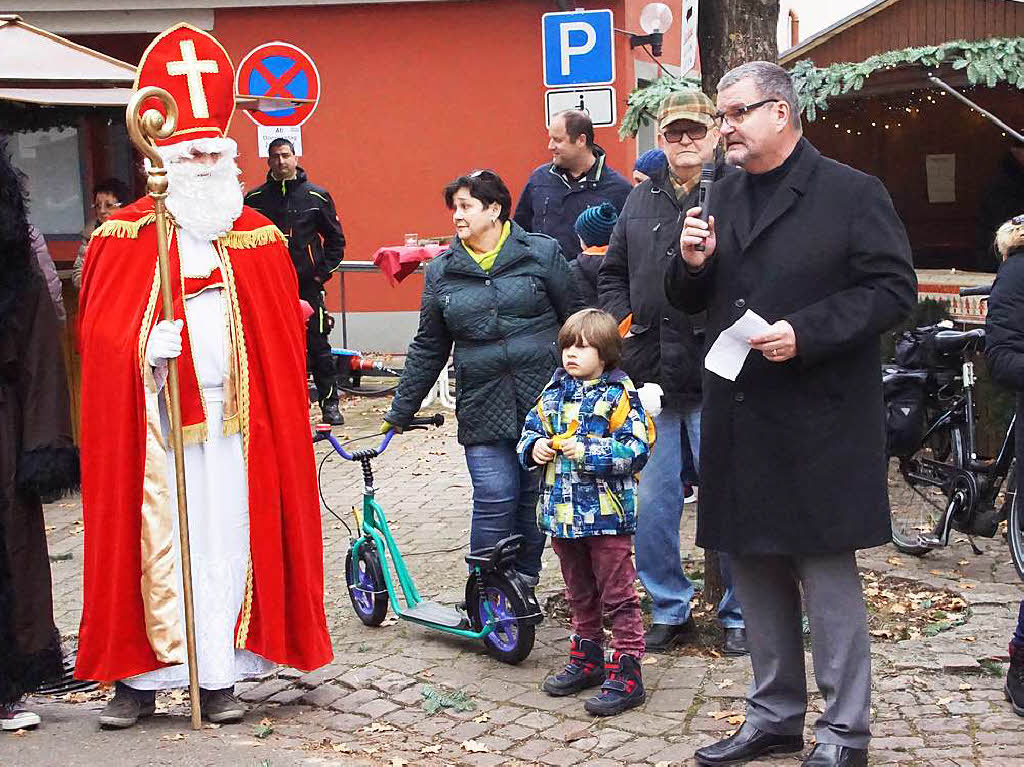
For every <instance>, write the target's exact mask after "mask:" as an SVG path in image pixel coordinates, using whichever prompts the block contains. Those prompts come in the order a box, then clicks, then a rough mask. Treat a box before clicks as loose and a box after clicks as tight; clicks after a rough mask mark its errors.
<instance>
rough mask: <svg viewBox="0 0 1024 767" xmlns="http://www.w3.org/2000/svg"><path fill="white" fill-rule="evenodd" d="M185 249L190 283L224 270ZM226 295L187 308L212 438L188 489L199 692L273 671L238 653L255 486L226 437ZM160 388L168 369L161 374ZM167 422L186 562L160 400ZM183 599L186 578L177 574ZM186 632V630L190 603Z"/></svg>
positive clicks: (197, 455)
mask: <svg viewBox="0 0 1024 767" xmlns="http://www.w3.org/2000/svg"><path fill="white" fill-rule="evenodd" d="M178 236H179V240H178V248H179V251H180V253H181V262H182V270H183V271H184V273H185V276H186V277H202V276H206V275H208V274H209V273H210V271H211V269H212V268H215V267H217V266H218V265H219V262H218V260H217V252H216V250H215V249H214V247H213V244H212V243H211V242H208V241H206V240H200V239H197V238H195V237H192V236H191V235H189V234H188V233H187V232H184V231H182V230H178ZM227 311H228V309H227V303H226V301H225V298H224V291H223V290H219V289H209V290H205V291H203V292H202V293H200V294H199V295H197V296H194V297H193V298H190V299H187V300H186V301H185V316H186V318H187V320H188V327H189V330H190V337H189V340H190V342H191V345H192V358H193V360H194V362H195V368H196V376H197V377H198V379H199V386H200V388H201V389H202V390H203V398H204V399H205V401H206V417H207V424H208V431H209V437H208V438H207V440H206V442H205V443H202V444H198V445H186V446H185V487H186V491H187V494H188V529H189V547H190V549H191V553H192V591H193V597H194V603H195V618H196V648H197V651H198V656H199V685H200V686H201V687H202V688H203V689H207V690H219V689H223V688H225V687H230V686H231V685H233V684H234V683H235V682H236V681H238V680H240V679H245V678H250V677H254V676H262V675H264V674H266V673H268V672H270V671H271V670H273V668H274V664H273V663H271V662H270V661H268V660H266V659H265V658H262V657H260V656H259V655H256V654H254V653H251V652H249V651H248V650H236V649H235V646H234V639H235V636H234V633H235V622H236V620H237V619H238V613H239V610H240V609H241V606H242V599H243V597H244V595H245V582H246V577H247V575H248V568H249V487H248V480H247V478H246V472H245V460H244V457H243V453H242V438H241V435H239V434H232V435H231V436H228V437H225V436H223V434H222V424H221V413H222V411H223V398H224V390H223V383H224V377H225V374H226V372H227V364H228V360H229V359H230V356H229V354H228V344H229V343H230V341H229V335H228V333H227V319H228V314H227ZM156 374H157V381H158V382H162V380H163V379H164V378H165V376H166V367H164V368H163V369H162V370H161V369H158V370H157V371H156ZM160 411H161V412H160V415H161V421H162V425H163V430H164V437H165V439H167V444H168V450H167V483H168V485H169V487H170V507H169V508H171V509H172V510H173V512H174V538H173V540H174V556H175V560H176V561H177V562H180V561H181V554H180V546H179V541H178V514H177V508H178V497H177V496H178V494H177V487H176V483H175V478H174V454H173V452H172V451H171V449H170V439H169V438H168V434H169V432H170V429H169V427H168V421H167V413H166V412H165V404H164V399H163V397H161V399H160ZM176 579H177V588H178V593H179V594H180V593H181V572H180V570H179V571H178V572H177V573H176ZM179 603H180V604H181V625H182V626H183V627H184V625H185V614H184V609H185V608H184V600H183V599H181V600H179ZM123 681H124V683H125V684H127V685H129V686H130V687H134V688H135V689H137V690H163V689H170V688H174V687H187V686H188V666H187V665H177V666H167V667H166V668H161V669H157V670H156V671H150V672H148V673H145V674H139V675H138V676H133V677H130V678H128V679H125V680H123Z"/></svg>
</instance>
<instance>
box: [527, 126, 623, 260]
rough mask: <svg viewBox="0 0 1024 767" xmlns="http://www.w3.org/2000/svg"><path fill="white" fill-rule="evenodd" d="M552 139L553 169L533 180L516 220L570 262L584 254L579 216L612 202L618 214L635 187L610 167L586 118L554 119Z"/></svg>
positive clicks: (544, 170) (543, 170) (540, 172)
mask: <svg viewBox="0 0 1024 767" xmlns="http://www.w3.org/2000/svg"><path fill="white" fill-rule="evenodd" d="M548 139H549V140H548V149H549V150H550V151H551V163H550V164H548V165H541V166H540V167H539V168H537V169H536V170H534V171H533V173H532V174H530V180H529V181H527V182H526V188H525V189H523V193H522V194H521V195H519V204H518V205H517V206H516V212H515V215H514V216H513V217H512V220H513V221H515V222H516V223H517V224H519V226H521V227H523V229H525V230H526V231H528V232H538V233H540V234H546V235H548V237H554V238H555V239H556V240H558V244H559V245H561V246H562V255H563V256H565V259H566V260H567V261H572V260H573V259H574V258H576V256H578V255H579V254H580V250H581V248H580V240H579V237H577V236H576V229H575V226H576V219H577V218H579V215H580V213H582V212H583V211H585V210H586V209H587V208H593V207H596V206H598V205H600V204H601V203H602V202H610V203H611V204H612V205H613V206H614V207H615V211H616V213H619V212H621V211H622V206H623V205H624V204H625V202H626V197H627V195H629V191H630V189H632V187H631V186H630V184H629V182H628V181H626V179H624V178H623V177H622V176H621V175H619V174H618V173H616V172H615V171H614V170H612V169H611V168H609V167H608V165H607V164H606V162H605V160H606V156H605V153H604V150H603V149H602V148H601V147H599V146H598V145H597V144H595V143H594V124H593V123H592V122H591V120H590V115H588V114H587V113H586V112H581V111H579V110H576V109H568V110H566V111H564V112H559V113H558V114H556V115H555V116H554V117H552V118H551V127H550V128H549V129H548Z"/></svg>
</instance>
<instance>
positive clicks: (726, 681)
mask: <svg viewBox="0 0 1024 767" xmlns="http://www.w3.org/2000/svg"><path fill="white" fill-rule="evenodd" d="M732 684H733V682H732V680H731V679H723V680H722V681H721V682H719V683H718V689H719V690H724V689H725V688H726V687H732Z"/></svg>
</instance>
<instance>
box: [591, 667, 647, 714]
mask: <svg viewBox="0 0 1024 767" xmlns="http://www.w3.org/2000/svg"><path fill="white" fill-rule="evenodd" d="M604 670H605V675H606V676H607V679H605V681H604V684H603V685H601V692H600V693H599V694H598V695H597V696H595V697H593V698H591V699H590V700H588V701H587V702H586V703H584V704H583V707H584V708H585V709H586V710H587V712H588V713H590V714H594V715H595V716H613V715H614V714H621V713H622V712H623V711H626V710H627V709H631V708H634V707H635V706H639V705H640V704H641V703H643V702H644V701H645V700H646V699H647V694H646V693H645V692H644V680H643V677H642V676H641V674H640V661H639V660H637V659H636V658H635V657H633V656H632V655H626V654H624V653H620V652H618V651H616V652H612V653H609V655H608V659H607V660H606V661H605V664H604Z"/></svg>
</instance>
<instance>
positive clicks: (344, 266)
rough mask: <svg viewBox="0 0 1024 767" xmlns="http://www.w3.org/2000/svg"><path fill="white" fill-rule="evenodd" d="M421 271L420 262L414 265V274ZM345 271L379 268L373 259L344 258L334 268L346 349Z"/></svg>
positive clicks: (343, 343)
mask: <svg viewBox="0 0 1024 767" xmlns="http://www.w3.org/2000/svg"><path fill="white" fill-rule="evenodd" d="M422 271H423V265H422V264H421V265H420V266H418V267H416V269H415V271H414V272H413V274H415V273H416V272H422ZM346 272H357V273H359V272H362V273H366V272H378V273H380V270H379V269H378V268H377V265H376V264H375V263H373V261H346V260H343V261H342V262H341V264H339V266H338V268H337V269H336V270H335V273H336V274H337V275H338V284H339V286H340V288H341V345H342V346H344V347H345V348H346V349H347V348H348V320H347V315H348V307H347V305H346V302H345V273H346Z"/></svg>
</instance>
